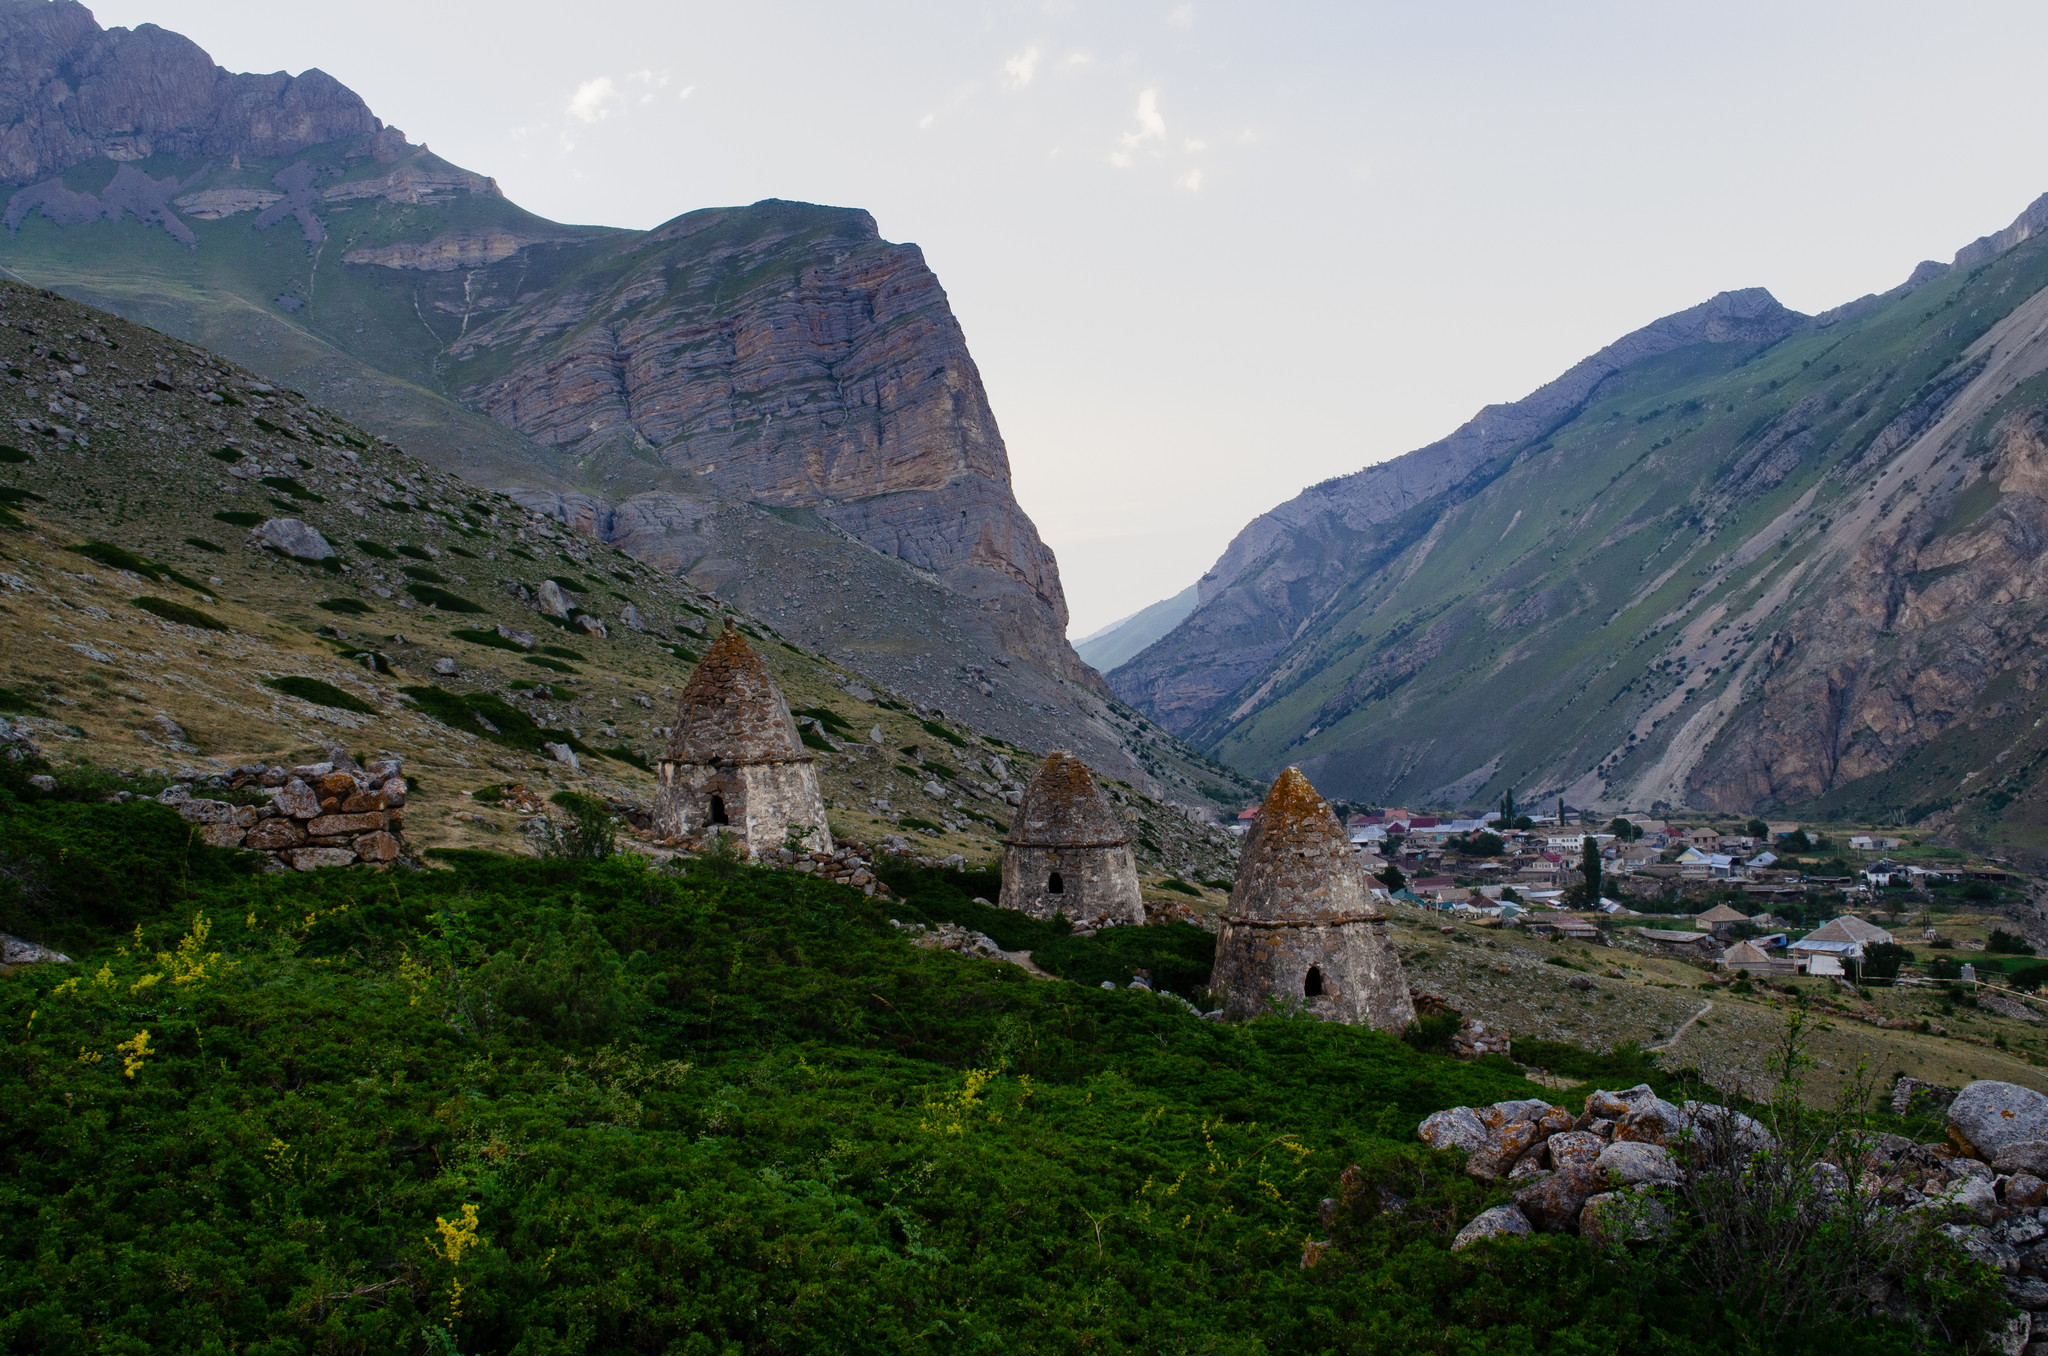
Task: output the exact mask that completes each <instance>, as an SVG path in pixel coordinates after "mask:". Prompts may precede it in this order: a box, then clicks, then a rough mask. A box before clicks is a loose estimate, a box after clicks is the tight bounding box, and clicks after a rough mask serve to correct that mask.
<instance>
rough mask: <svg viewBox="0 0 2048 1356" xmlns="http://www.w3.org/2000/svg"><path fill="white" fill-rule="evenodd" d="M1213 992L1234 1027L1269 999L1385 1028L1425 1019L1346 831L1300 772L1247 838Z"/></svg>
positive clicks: (1286, 781)
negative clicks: (1418, 1012)
mask: <svg viewBox="0 0 2048 1356" xmlns="http://www.w3.org/2000/svg"><path fill="white" fill-rule="evenodd" d="M1209 987H1210V988H1211V989H1213V990H1215V991H1216V992H1218V993H1221V994H1223V995H1224V1000H1223V1015H1224V1017H1225V1019H1226V1020H1230V1021H1240V1020H1243V1019H1244V1018H1247V1017H1254V1016H1257V1015H1258V1014H1259V1013H1260V1012H1263V1011H1265V1010H1266V1007H1267V1004H1268V1001H1269V1000H1273V1001H1277V1002H1278V1003H1279V1004H1280V1005H1282V1006H1288V1007H1292V1006H1294V1005H1299V1007H1300V1009H1301V1010H1302V1011H1303V1012H1305V1013H1307V1014H1308V1015H1309V1016H1312V1017H1319V1018H1321V1019H1323V1020H1324V1021H1329V1022H1349V1023H1353V1024H1356V1025H1363V1026H1371V1027H1376V1028H1378V1029H1379V1030H1381V1031H1399V1030H1401V1029H1402V1028H1403V1027H1405V1026H1407V1025H1408V1023H1410V1022H1412V1021H1414V1020H1415V1005H1414V1003H1413V1002H1411V1001H1410V999H1409V997H1408V979H1407V976H1406V975H1404V974H1403V973H1402V972H1401V958H1400V957H1399V956H1398V955H1396V954H1395V952H1394V947H1393V943H1392V942H1390V941H1389V940H1388V939H1387V916H1386V915H1385V914H1384V913H1382V912H1380V911H1379V909H1378V908H1376V907H1375V906H1374V904H1373V901H1372V894H1371V892H1370V890H1369V889H1368V887H1367V886H1366V883H1365V872H1364V870H1363V869H1362V868H1361V867H1360V866H1359V864H1358V857H1357V854H1356V853H1355V851H1354V850H1353V849H1352V846H1351V844H1350V842H1349V841H1347V840H1346V839H1345V837H1344V827H1343V825H1341V824H1339V823H1338V822H1337V816H1336V815H1334V814H1332V813H1331V812H1330V807H1329V806H1328V805H1326V804H1324V803H1323V798H1322V797H1321V796H1319V795H1317V794H1316V789H1315V788H1314V787H1313V786H1310V785H1309V781H1308V778H1306V777H1304V776H1302V775H1301V772H1300V770H1299V769H1296V768H1288V769H1287V770H1286V771H1285V772H1283V773H1281V774H1280V777H1279V779H1278V780H1277V781H1275V782H1274V783H1273V789H1272V790H1271V791H1269V792H1267V793H1266V801H1265V804H1263V805H1262V806H1260V807H1259V814H1258V818H1257V819H1256V820H1255V821H1253V823H1252V830H1251V833H1250V834H1249V835H1247V836H1246V839H1245V846H1244V854H1243V856H1242V857H1241V858H1240V859H1239V860H1238V866H1237V883H1236V885H1235V886H1234V887H1233V888H1232V889H1231V892H1230V912H1229V914H1227V915H1226V916H1225V917H1224V919H1223V928H1222V931H1221V932H1220V933H1218V934H1217V937H1216V969H1215V972H1214V974H1213V975H1212V976H1211V977H1210V980H1209Z"/></svg>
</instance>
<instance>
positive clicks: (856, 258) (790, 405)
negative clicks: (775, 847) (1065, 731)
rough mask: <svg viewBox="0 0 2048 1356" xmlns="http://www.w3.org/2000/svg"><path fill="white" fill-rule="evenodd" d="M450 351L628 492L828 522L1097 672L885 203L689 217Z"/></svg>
mask: <svg viewBox="0 0 2048 1356" xmlns="http://www.w3.org/2000/svg"><path fill="white" fill-rule="evenodd" d="M378 262H380V263H387V262H389V263H396V262H397V261H386V260H381V259H380V260H378ZM413 266H415V267H417V266H419V265H413ZM483 304H485V305H489V304H491V299H490V298H488V297H487V298H486V299H485V301H484V303H483ZM450 353H451V355H452V357H453V358H454V359H455V361H456V363H457V364H458V366H457V367H456V369H455V372H456V377H455V380H456V381H457V382H458V383H459V385H458V391H459V394H460V396H461V398H462V399H463V401H464V403H466V404H468V405H470V406H472V407H473V408H476V409H478V410H481V411H483V412H485V413H487V414H489V415H490V416H491V417H492V418H494V419H497V420H498V421H500V422H501V423H503V424H505V425H507V426H508V427H511V428H514V429H517V430H518V431H520V432H521V433H524V434H526V435H527V436H529V437H531V438H534V439H536V440H538V441H540V442H542V443H545V444H548V445H550V446H554V447H558V448H561V449H562V450H563V451H564V452H566V453H570V454H571V455H573V456H574V457H576V458H577V459H578V460H579V461H586V462H587V461H590V460H591V459H593V458H595V459H599V460H601V461H604V463H605V464H606V465H611V464H613V463H614V462H616V463H617V466H618V470H617V471H614V472H611V474H614V475H618V476H619V477H620V478H621V479H623V480H625V481H627V482H628V483H630V482H631V481H632V480H633V479H634V478H635V473H636V472H639V466H648V467H652V468H656V469H657V470H658V472H662V473H666V474H656V475H655V476H653V477H651V478H650V480H649V481H648V482H647V483H652V484H664V483H665V484H666V486H668V487H672V488H671V489H669V491H668V492H669V493H673V492H674V491H675V490H684V491H687V492H688V493H689V494H690V495H691V496H692V497H697V498H701V497H707V496H710V497H720V498H733V499H743V500H747V501H750V502H753V503H758V504H762V505H766V506H771V507H775V508H786V509H810V510H813V511H815V512H816V513H817V515H818V516H819V517H820V518H822V519H823V520H825V521H826V522H828V523H831V524H832V525H833V526H834V527H837V528H839V529H840V530H842V531H844V532H846V533H847V534H848V535H849V536H851V537H853V538H854V539H856V540H858V541H860V542H863V543H865V544H866V545H868V546H870V547H872V548H874V549H875V550H877V551H880V552H882V553H883V554H884V555H888V556H892V557H895V558H897V559H900V560H903V561H905V562H906V563H908V564H911V565H913V566H916V567H917V568H919V569H924V570H929V571H931V572H932V573H934V574H936V575H938V576H939V577H940V578H941V579H943V580H944V581H945V583H946V584H947V585H948V586H949V587H950V588H952V589H954V590H955V591H957V592H960V593H961V594H963V595H965V596H967V597H970V598H975V599H977V600H980V601H982V602H984V603H985V604H986V605H987V606H988V607H990V608H991V609H992V610H994V611H996V612H998V613H1000V614H1001V615H1003V616H1004V617H1005V618H1006V620H1007V624H1008V627H1009V629H1010V631H1011V632H1012V633H1013V634H1014V636H1015V638H1016V642H1017V643H1018V644H1019V645H1021V646H1024V647H1026V649H1027V650H1028V651H1029V652H1032V653H1035V654H1039V655H1042V656H1044V657H1046V658H1047V659H1048V660H1050V661H1051V662H1053V663H1054V664H1055V666H1056V667H1057V669H1058V670H1059V671H1060V672H1061V673H1062V674H1063V675H1064V676H1067V677H1069V678H1074V679H1077V680H1081V681H1092V680H1093V675H1092V671H1091V670H1089V669H1088V668H1087V667H1086V666H1085V665H1083V664H1082V663H1081V662H1080V661H1079V659H1078V658H1077V657H1074V656H1073V655H1072V651H1071V649H1069V648H1068V647H1067V645H1066V643H1065V639H1064V637H1065V633H1066V622H1067V606H1066V597H1065V594H1064V592H1063V591H1062V589H1061V587H1060V580H1059V567H1058V565H1057V563H1056V562H1055V561H1054V559H1053V555H1052V552H1051V551H1050V550H1049V549H1047V547H1046V546H1045V544H1044V543H1043V542H1042V541H1040V540H1039V537H1038V532H1037V529H1036V528H1035V527H1034V526H1033V525H1032V523H1031V520H1030V519H1029V518H1028V517H1027V516H1026V515H1025V513H1024V511H1023V509H1022V508H1021V507H1019V505H1018V504H1017V501H1016V499H1015V498H1014V497H1013V495H1012V493H1011V489H1010V465H1009V457H1008V454H1007V452H1006V450H1005V449H1004V446H1003V439H1002V434H1001V433H1000V432H999V431H998V430H997V428H996V422H995V416H994V414H993V413H992V412H991V411H990V409H989V405H988V397H987V395H986V393H985V392H984V390H983V388H982V383H981V374H980V372H979V371H978V370H977V369H976V367H975V365H974V359H973V358H972V357H971V356H970V355H969V354H968V352H967V341H966V337H965V336H964V335H963V334H962V333H961V330H960V325H959V322H958V321H957V320H956V319H955V318H954V316H953V313H952V309H951V307H950V306H949V305H948V304H947V300H946V294H945V290H944V289H943V288H942V287H940V285H939V280H938V278H937V277H935V276H934V275H933V273H932V271H931V269H930V268H929V267H927V266H926V264H925V261H924V256H923V254H922V253H921V252H920V251H919V250H918V249H917V247H916V246H914V245H897V244H890V243H888V242H887V241H884V240H883V239H882V238H881V235H880V232H879V231H878V230H877V229H876V226H875V222H874V219H873V218H872V217H870V216H869V215H868V214H867V213H865V212H860V211H853V210H846V209H835V208H821V207H814V206H811V205H809V204H805V203H784V202H765V203H757V204H755V205H754V206H752V207H747V208H731V209H713V210H708V211H701V212H692V213H690V214H689V215H687V216H684V217H680V218H678V219H676V220H675V221H672V222H670V223H668V224H667V225H665V226H663V227H661V228H660V229H658V230H655V231H652V232H650V233H648V234H646V235H644V236H637V237H634V238H633V239H631V240H630V241H626V242H620V243H617V244H614V245H612V246H610V247H608V248H607V249H606V250H605V251H604V252H603V254H602V255H601V257H599V258H597V259H594V260H593V261H591V263H589V264H588V265H586V266H585V267H583V268H581V269H579V270H577V271H576V272H575V273H574V274H573V275H571V276H569V277H567V278H565V279H563V280H562V281H560V282H558V283H556V284H555V285H554V286H553V287H551V288H548V289H546V290H544V291H540V292H538V293H536V294H532V295H527V296H521V297H519V298H518V299H517V300H515V301H513V302H512V303H511V304H510V305H509V306H507V307H506V308H505V309H503V310H498V311H496V312H495V313H494V314H492V315H491V316H490V317H489V318H488V319H486V320H484V321H483V322H482V323H480V324H475V325H473V326H472V327H471V328H470V329H469V330H468V331H467V332H466V333H465V334H464V335H463V336H462V337H461V338H460V339H458V340H457V341H456V342H455V343H454V344H453V345H452V346H451V348H450ZM636 462H637V463H638V464H639V465H638V466H636V465H635V464H634V463H636ZM639 474H643V475H644V474H645V472H639ZM657 493H659V492H657ZM621 508H622V509H623V510H625V511H626V512H627V514H628V516H629V518H632V517H638V516H641V515H642V514H644V513H646V512H655V511H658V510H657V508H656V507H655V506H653V505H648V506H638V507H636V506H634V502H633V499H632V498H631V497H627V498H626V499H624V501H623V502H622V503H621Z"/></svg>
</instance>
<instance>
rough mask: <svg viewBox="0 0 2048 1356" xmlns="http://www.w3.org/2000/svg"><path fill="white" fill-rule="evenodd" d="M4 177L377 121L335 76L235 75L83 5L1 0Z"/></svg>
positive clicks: (35, 176) (336, 134) (32, 176)
mask: <svg viewBox="0 0 2048 1356" xmlns="http://www.w3.org/2000/svg"><path fill="white" fill-rule="evenodd" d="M0 53H4V54H5V61H4V62H0V179H4V180H5V181H6V182H8V183H12V184H28V183H36V182H38V181H41V180H43V179H46V178H48V177H50V176H51V175H54V174H57V173H59V172H61V171H63V170H65V169H68V168H69V167H71V166H72V165H76V164H79V163H81V162H83V161H86V160H91V159H94V158H96V157H99V156H106V157H108V158H110V159H114V160H140V159H143V158H144V157H146V156H150V155H177V156H220V157H228V156H234V155H250V156H262V157H270V156H282V155H290V154H292V153H293V152H295V151H300V150H303V149H305V148H306V147H308V146H315V145H318V144H320V143H321V142H326V141H336V140H339V139H341V138H343V137H353V136H367V135H369V134H372V133H374V132H376V131H377V130H378V126H379V124H378V122H377V119H376V118H374V117H373V116H371V113H370V110H369V107H368V106H367V105H365V104H364V103H363V101H362V100H361V99H360V98H358V97H357V96H356V95H355V94H354V93H353V92H351V91H350V90H349V89H347V88H346V87H345V86H343V85H342V84H341V83H340V82H339V81H337V80H335V79H334V77H332V76H330V75H328V74H326V73H325V72H323V71H318V70H309V71H307V72H305V73H304V74H302V75H299V76H290V75H286V74H284V73H283V72H281V71H280V72H278V73H276V74H273V75H231V74H229V73H228V72H227V71H224V70H222V69H221V68H220V67H219V66H216V65H215V64H214V62H213V59H212V58H211V57H209V56H207V54H206V53H205V52H204V51H202V50H200V48H199V46H198V44H196V43H194V42H193V41H192V40H191V39H189V38H185V37H181V36H179V35H178V34H176V33H172V32H170V31H169V30H167V29H162V28H158V27H156V26H155V25H154V24H147V25H144V26H143V27H140V28H137V29H134V30H129V29H125V28H114V29H104V30H103V29H102V28H101V27H100V26H99V24H98V23H97V22H95V21H94V19H93V16H92V11H90V10H88V9H87V8H86V7H85V6H84V5H80V4H73V3H69V0H61V2H60V3H57V4H49V5H42V4H10V5H6V6H0Z"/></svg>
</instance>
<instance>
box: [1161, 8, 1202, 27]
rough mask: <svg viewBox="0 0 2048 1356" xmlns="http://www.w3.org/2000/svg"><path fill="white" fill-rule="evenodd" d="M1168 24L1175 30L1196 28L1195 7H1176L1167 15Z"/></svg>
mask: <svg viewBox="0 0 2048 1356" xmlns="http://www.w3.org/2000/svg"><path fill="white" fill-rule="evenodd" d="M1166 22H1168V23H1170V24H1172V25H1173V26H1174V27H1175V28H1193V27H1194V26H1195V7H1194V6H1193V5H1175V6H1174V7H1173V8H1172V10H1170V11H1169V12H1168V13H1167V16H1166Z"/></svg>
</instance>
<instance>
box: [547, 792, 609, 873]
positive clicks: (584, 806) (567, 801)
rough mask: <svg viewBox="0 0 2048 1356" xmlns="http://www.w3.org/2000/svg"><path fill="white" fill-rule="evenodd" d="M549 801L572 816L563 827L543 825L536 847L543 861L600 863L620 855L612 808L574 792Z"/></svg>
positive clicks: (555, 796)
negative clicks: (614, 836) (615, 854)
mask: <svg viewBox="0 0 2048 1356" xmlns="http://www.w3.org/2000/svg"><path fill="white" fill-rule="evenodd" d="M549 800H550V801H552V802H553V803H554V804H556V805H559V806H561V807H562V808H563V809H564V810H567V811H568V812H569V822H568V823H567V824H566V825H563V824H557V823H556V822H555V821H554V820H553V819H549V820H548V821H547V822H546V823H544V824H542V825H541V832H540V841H539V843H538V844H537V845H536V847H537V850H538V851H539V853H540V855H541V856H542V857H546V858H551V859H556V860H561V861H576V862H596V861H602V860H604V859H605V858H606V857H609V856H611V855H612V854H613V853H615V852H617V851H618V845H617V844H616V842H615V841H614V840H613V834H614V833H615V832H616V829H617V821H616V820H615V819H613V818H612V812H611V807H610V806H608V805H606V804H605V803H604V802H603V801H601V800H598V799H596V798H595V797H592V796H585V795H579V794H578V793H577V792H574V791H557V792H556V793H555V794H554V795H553V796H550V797H549Z"/></svg>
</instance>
